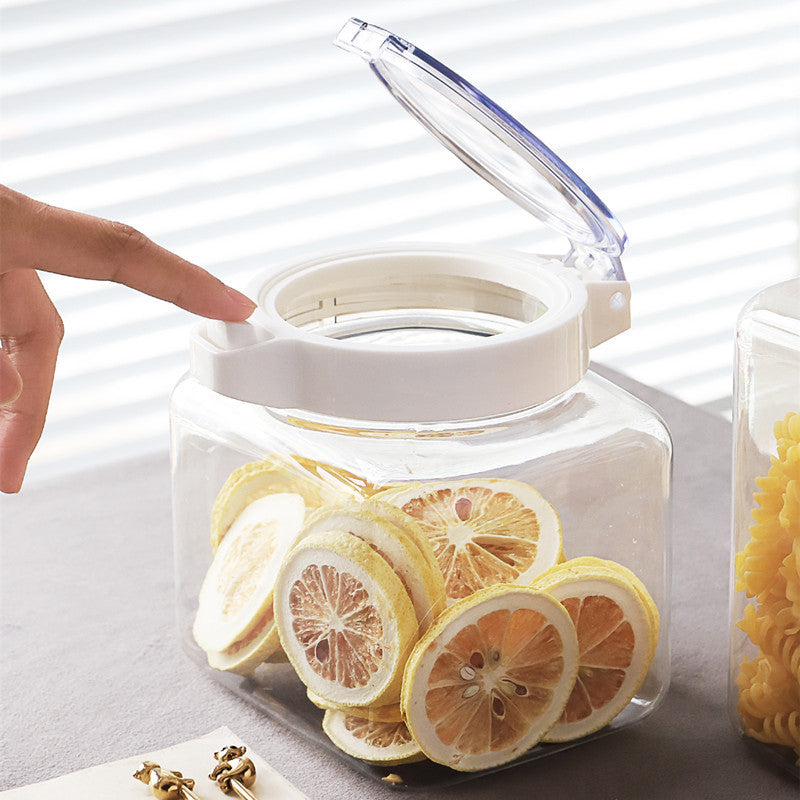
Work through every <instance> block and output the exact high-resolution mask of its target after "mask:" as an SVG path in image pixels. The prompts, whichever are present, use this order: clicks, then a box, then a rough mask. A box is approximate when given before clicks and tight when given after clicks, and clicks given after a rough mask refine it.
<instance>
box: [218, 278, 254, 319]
mask: <svg viewBox="0 0 800 800" xmlns="http://www.w3.org/2000/svg"><path fill="white" fill-rule="evenodd" d="M225 288H226V289H227V291H228V297H230V298H231V300H232V301H233V302H234V304H235V305H236V308H237V310H240V311H241V312H242V319H247V317H249V316H250V315H251V314H252V313H253V312H254V311H255V310H256V304H255V303H254V302H253V301H252V300H251V299H250V298H249V297H248V296H247V295H245V294H242V293H241V292H237V291H236V289H233V288H231V287H230V286H226V287H225ZM245 312H246V313H245Z"/></svg>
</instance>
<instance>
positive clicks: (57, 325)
mask: <svg viewBox="0 0 800 800" xmlns="http://www.w3.org/2000/svg"><path fill="white" fill-rule="evenodd" d="M53 339H54V341H55V343H56V346H58V345H60V344H61V342H62V341H64V320H63V319H62V318H61V314H59V313H58V311H56V310H55V308H53Z"/></svg>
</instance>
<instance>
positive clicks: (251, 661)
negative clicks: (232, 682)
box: [206, 604, 283, 676]
mask: <svg viewBox="0 0 800 800" xmlns="http://www.w3.org/2000/svg"><path fill="white" fill-rule="evenodd" d="M280 656H283V652H282V650H281V641H280V638H279V636H278V629H277V627H276V626H275V620H274V618H273V613H272V605H271V604H270V607H269V609H268V610H267V611H266V612H265V613H264V614H263V615H262V617H261V619H260V620H259V621H258V622H257V623H256V624H255V625H254V626H253V629H252V630H251V631H249V632H248V633H247V634H246V635H245V636H243V637H242V638H241V639H239V640H238V641H236V642H234V643H233V644H232V645H231V646H230V647H228V648H227V649H226V650H224V651H223V652H218V651H216V650H209V651H207V652H206V657H207V658H208V665H209V666H210V667H212V668H213V669H218V670H222V671H224V672H236V673H238V674H240V675H247V676H250V675H252V674H253V673H254V672H255V669H256V667H258V666H259V664H263V663H264V662H265V661H271V660H275V659H277V660H280Z"/></svg>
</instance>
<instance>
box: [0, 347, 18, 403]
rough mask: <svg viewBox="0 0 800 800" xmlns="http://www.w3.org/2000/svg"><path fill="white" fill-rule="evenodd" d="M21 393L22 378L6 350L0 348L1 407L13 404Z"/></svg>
mask: <svg viewBox="0 0 800 800" xmlns="http://www.w3.org/2000/svg"><path fill="white" fill-rule="evenodd" d="M21 391H22V378H20V376H19V372H17V368H16V367H15V366H14V365H13V364H12V363H11V358H10V356H9V355H8V353H7V352H6V350H4V349H3V348H2V347H0V405H6V404H7V403H13V402H14V401H15V400H16V399H17V398H18V397H19V395H20V392H21Z"/></svg>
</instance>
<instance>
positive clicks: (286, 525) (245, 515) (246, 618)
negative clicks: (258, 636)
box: [193, 492, 306, 652]
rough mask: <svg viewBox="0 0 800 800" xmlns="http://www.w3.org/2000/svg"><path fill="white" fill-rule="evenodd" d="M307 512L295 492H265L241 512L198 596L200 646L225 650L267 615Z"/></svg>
mask: <svg viewBox="0 0 800 800" xmlns="http://www.w3.org/2000/svg"><path fill="white" fill-rule="evenodd" d="M305 516H306V505H305V502H304V501H303V498H302V497H301V496H300V495H299V494H293V493H289V492H284V493H280V494H270V495H267V496H265V497H260V498H258V499H257V500H254V501H253V502H252V503H250V504H249V505H248V506H247V508H245V510H244V511H243V512H242V513H241V514H239V515H238V516H237V518H236V520H235V521H234V523H233V525H231V527H230V529H229V531H228V533H227V535H226V536H225V538H224V539H223V540H222V543H221V544H220V546H219V548H218V549H217V552H216V554H215V555H214V560H213V561H212V562H211V566H210V567H209V570H208V572H207V573H206V577H205V580H204V581H203V585H202V587H201V588H200V593H199V595H198V607H197V616H196V617H195V622H194V629H193V630H194V638H195V640H196V641H197V643H198V644H199V645H200V647H202V648H203V649H204V650H206V651H212V650H213V651H217V652H221V651H224V650H226V649H227V648H229V647H230V646H231V645H232V644H233V643H234V642H236V641H238V640H239V639H241V638H242V637H244V636H245V634H247V633H248V631H250V630H251V628H253V626H254V625H255V624H256V623H257V622H258V621H259V620H260V619H261V618H262V617H263V615H264V613H265V612H266V611H267V610H268V609H269V607H270V605H271V603H272V590H273V585H274V582H275V576H276V574H277V572H278V568H279V566H280V564H281V561H282V559H283V556H284V555H285V554H286V553H287V552H288V551H289V550H290V549H291V547H292V545H294V544H295V542H296V541H297V537H298V535H299V533H300V531H301V530H302V527H303V522H304V520H305Z"/></svg>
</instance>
